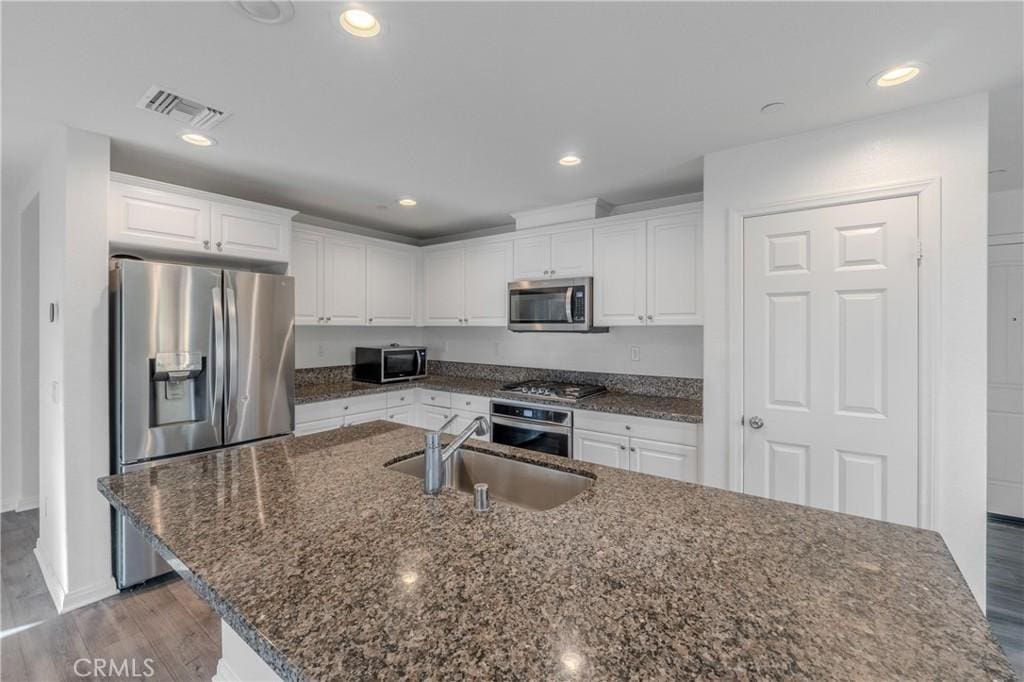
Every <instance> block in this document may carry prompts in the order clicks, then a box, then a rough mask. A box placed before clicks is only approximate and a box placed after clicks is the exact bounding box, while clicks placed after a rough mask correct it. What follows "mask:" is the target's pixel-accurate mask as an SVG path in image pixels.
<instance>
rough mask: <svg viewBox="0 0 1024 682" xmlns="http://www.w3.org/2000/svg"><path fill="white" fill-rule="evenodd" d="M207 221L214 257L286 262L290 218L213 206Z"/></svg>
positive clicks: (229, 206) (224, 205)
mask: <svg viewBox="0 0 1024 682" xmlns="http://www.w3.org/2000/svg"><path fill="white" fill-rule="evenodd" d="M210 220H211V224H212V228H211V235H212V241H213V249H214V251H215V252H216V253H223V254H224V255H225V256H238V257H240V258H245V259H247V260H262V261H268V262H274V263H287V262H288V249H289V246H290V238H291V229H292V222H291V219H290V218H285V217H283V216H281V215H279V214H275V213H271V212H269V211H260V210H258V209H252V208H243V207H240V206H231V205H229V204H218V203H214V204H212V205H211V209H210Z"/></svg>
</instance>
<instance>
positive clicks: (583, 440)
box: [572, 429, 629, 469]
mask: <svg viewBox="0 0 1024 682" xmlns="http://www.w3.org/2000/svg"><path fill="white" fill-rule="evenodd" d="M628 448H629V438H627V437H626V436H614V435H612V434H609V433H597V432H596V431H582V430H580V429H573V432H572V457H573V459H578V460H580V461H583V462H592V463H594V464H603V465H605V466H607V467H615V468H616V469H628V468H629V452H628Z"/></svg>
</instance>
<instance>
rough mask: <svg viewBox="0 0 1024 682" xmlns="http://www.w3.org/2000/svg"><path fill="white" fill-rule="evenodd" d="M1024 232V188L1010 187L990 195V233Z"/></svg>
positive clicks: (1017, 233)
mask: <svg viewBox="0 0 1024 682" xmlns="http://www.w3.org/2000/svg"><path fill="white" fill-rule="evenodd" d="M1022 232H1024V190H1019V189H1010V190H1005V191H1003V192H992V193H991V194H989V195H988V233H989V234H991V235H996V234H999V235H1003V234H1015V235H1019V234H1020V233H1022Z"/></svg>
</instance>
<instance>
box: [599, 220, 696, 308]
mask: <svg viewBox="0 0 1024 682" xmlns="http://www.w3.org/2000/svg"><path fill="white" fill-rule="evenodd" d="M701 231H702V218H701V214H700V212H698V211H695V210H691V211H688V212H687V213H685V214H682V215H672V216H665V217H659V218H653V219H650V220H646V221H636V222H630V223H622V224H618V225H609V226H607V227H601V228H597V229H595V230H594V287H595V296H594V323H595V324H597V325H599V326H606V327H616V326H618V327H622V326H646V325H651V326H654V325H695V324H701V323H702V321H703V320H702V316H701V300H702V297H703V290H702V282H703V278H704V275H703V250H702V242H701Z"/></svg>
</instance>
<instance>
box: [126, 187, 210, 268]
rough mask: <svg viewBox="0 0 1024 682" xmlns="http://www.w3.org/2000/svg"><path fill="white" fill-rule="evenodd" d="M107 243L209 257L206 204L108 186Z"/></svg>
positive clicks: (208, 227) (161, 192) (146, 189)
mask: <svg viewBox="0 0 1024 682" xmlns="http://www.w3.org/2000/svg"><path fill="white" fill-rule="evenodd" d="M109 212H110V214H109V219H108V229H109V236H110V241H111V242H113V243H116V244H122V245H127V246H141V247H150V248H154V249H159V248H169V249H173V250H175V251H189V252H198V253H209V251H210V202H208V201H203V200H201V199H194V198H192V197H187V196H181V195H177V194H171V193H170V192H163V191H160V190H155V189H149V188H146V187H133V186H131V185H125V184H122V183H119V182H111V183H110V208H109Z"/></svg>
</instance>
